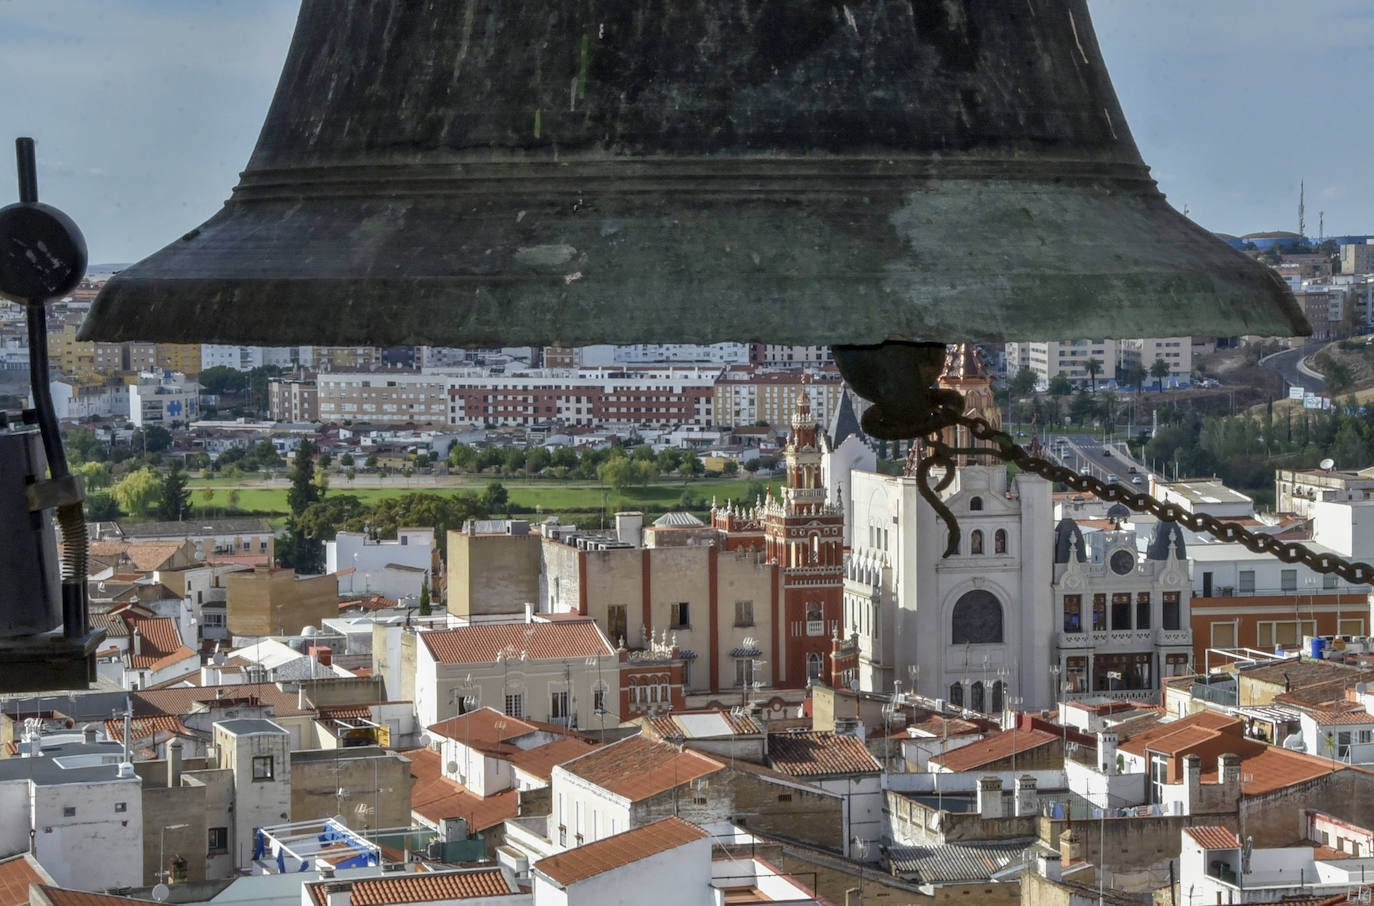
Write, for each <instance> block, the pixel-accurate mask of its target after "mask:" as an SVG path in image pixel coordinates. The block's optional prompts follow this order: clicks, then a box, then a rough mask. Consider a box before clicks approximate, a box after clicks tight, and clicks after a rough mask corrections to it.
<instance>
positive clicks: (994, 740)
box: [930, 730, 1060, 773]
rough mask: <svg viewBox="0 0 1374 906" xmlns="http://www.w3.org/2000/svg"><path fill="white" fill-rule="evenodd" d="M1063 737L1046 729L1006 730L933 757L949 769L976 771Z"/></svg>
mask: <svg viewBox="0 0 1374 906" xmlns="http://www.w3.org/2000/svg"><path fill="white" fill-rule="evenodd" d="M1059 740H1060V737H1059V736H1057V735H1056V734H1054V733H1050V732H1048V731H1046V730H1016V731H1015V732H1013V731H1011V730H1003V731H1002V732H1001V733H998V734H996V735H993V736H989V737H987V738H986V739H980V740H978V741H977V742H971V743H969V744H968V745H966V746H960V747H959V748H957V749H951V750H950V751H948V752H946V753H944V754H943V755H937V756H935V757H934V758H932V759H930V760H931V762H932V763H934V764H938V765H940V766H941V767H942V768H944V769H945V770H947V771H953V772H955V773H959V772H962V771H973V770H976V769H978V768H980V767H982V766H983V765H985V764H990V763H991V762H994V761H1000V760H1002V759H1003V758H1010V757H1011V756H1012V755H1013V754H1017V755H1019V754H1021V753H1022V752H1029V751H1030V750H1032V749H1038V748H1040V747H1041V746H1045V745H1051V744H1053V743H1057V742H1059Z"/></svg>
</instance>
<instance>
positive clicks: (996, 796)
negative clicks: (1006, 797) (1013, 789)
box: [978, 777, 1002, 819]
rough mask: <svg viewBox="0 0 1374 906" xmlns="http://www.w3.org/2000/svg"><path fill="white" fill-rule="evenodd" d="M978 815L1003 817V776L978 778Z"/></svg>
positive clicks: (987, 817) (986, 817) (982, 816)
mask: <svg viewBox="0 0 1374 906" xmlns="http://www.w3.org/2000/svg"><path fill="white" fill-rule="evenodd" d="M978 817H980V818H983V819H989V818H1001V817H1002V778H1001V777H979V778H978Z"/></svg>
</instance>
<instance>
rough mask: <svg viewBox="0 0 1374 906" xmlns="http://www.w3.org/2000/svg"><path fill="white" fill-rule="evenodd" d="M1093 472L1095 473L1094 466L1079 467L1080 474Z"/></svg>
mask: <svg viewBox="0 0 1374 906" xmlns="http://www.w3.org/2000/svg"><path fill="white" fill-rule="evenodd" d="M1092 473H1093V467H1092V466H1079V468H1078V474H1079V475H1091V474H1092Z"/></svg>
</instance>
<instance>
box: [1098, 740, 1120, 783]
mask: <svg viewBox="0 0 1374 906" xmlns="http://www.w3.org/2000/svg"><path fill="white" fill-rule="evenodd" d="M1120 741H1121V737H1120V736H1118V735H1117V734H1116V733H1114V732H1112V731H1111V730H1098V731H1097V764H1098V767H1100V768H1101V769H1102V773H1104V774H1115V773H1116V746H1117V743H1119V742H1120Z"/></svg>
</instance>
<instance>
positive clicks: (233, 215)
mask: <svg viewBox="0 0 1374 906" xmlns="http://www.w3.org/2000/svg"><path fill="white" fill-rule="evenodd" d="M1307 332H1308V328H1307V325H1306V324H1305V322H1304V321H1303V318H1302V315H1301V313H1300V312H1299V310H1298V308H1297V306H1296V304H1295V303H1294V301H1293V298H1292V296H1291V294H1290V293H1289V291H1288V289H1287V288H1286V287H1285V286H1284V284H1283V283H1282V282H1281V281H1280V280H1279V279H1278V277H1277V276H1275V275H1274V274H1273V273H1272V272H1271V271H1269V270H1268V269H1267V268H1264V267H1261V266H1260V265H1258V264H1256V263H1254V262H1252V261H1250V260H1249V259H1248V258H1247V257H1245V256H1244V255H1242V254H1241V253H1239V252H1237V251H1235V250H1233V249H1231V248H1230V247H1228V246H1227V245H1225V244H1224V243H1222V242H1221V241H1219V240H1217V239H1216V238H1214V237H1213V236H1211V235H1210V234H1208V233H1207V232H1205V231H1204V230H1202V229H1201V228H1199V227H1197V226H1196V225H1194V224H1193V223H1191V222H1190V221H1188V220H1187V219H1185V218H1184V217H1182V216H1181V215H1179V214H1178V213H1176V212H1175V211H1174V210H1173V209H1172V208H1170V207H1169V205H1168V204H1167V203H1166V202H1165V200H1164V197H1163V196H1162V195H1161V194H1160V193H1159V192H1158V190H1157V189H1156V187H1155V184H1154V182H1153V181H1152V180H1151V179H1150V177H1149V173H1148V170H1147V168H1146V167H1145V165H1144V164H1143V163H1142V161H1141V159H1140V155H1139V153H1138V152H1137V150H1136V147H1135V144H1134V142H1133V140H1132V138H1131V134H1130V130H1129V129H1128V128H1127V125H1126V121H1125V118H1124V117H1123V115H1122V113H1121V109H1120V107H1119V105H1118V103H1117V100H1116V96H1115V94H1114V92H1113V90H1112V86H1111V82H1110V80H1109V78H1108V76H1107V70H1106V67H1105V66H1104V64H1103V61H1102V58H1101V54H1100V53H1099V50H1098V46H1097V42H1096V40H1095V38H1094V35H1093V30H1092V26H1091V23H1090V21H1089V18H1088V11H1087V5H1086V3H1085V2H1084V0H1024V2H1016V3H1006V2H1002V0H961V2H918V0H910V2H867V3H865V2H851V3H848V4H840V3H834V2H814V0H812V2H806V0H800V2H799V0H789V2H782V0H766V2H762V3H753V4H739V3H725V2H706V0H676V2H663V3H657V4H643V3H632V2H629V0H573V2H557V3H553V2H530V3H523V4H462V5H451V4H448V3H437V2H412V0H390V2H383V0H305V2H304V3H303V4H302V7H301V12H300V17H299V20H298V22H297V26H296V33H295V37H294V40H293V41H292V44H291V49H290V53H289V56H288V59H287V61H286V64H285V67H284V69H283V72H282V75H281V80H280V83H279V85H278V88H277V94H276V97H275V99H274V100H273V103H272V106H271V109H270V111H269V113H268V115H267V120H266V123H265V124H264V126H263V129H262V133H261V136H260V137H259V139H258V144H257V147H256V149H255V151H254V152H253V156H252V159H251V160H250V161H249V163H248V167H247V169H246V170H245V171H244V172H243V174H242V176H241V179H240V182H239V185H238V187H237V188H236V189H235V190H234V192H233V195H232V197H231V198H230V199H229V201H228V202H227V203H226V204H225V206H224V208H223V209H222V210H221V211H220V212H219V213H218V214H216V215H215V216H214V217H212V218H211V219H210V220H208V221H207V222H205V223H204V224H202V225H201V226H199V227H197V228H195V229H192V230H190V231H189V232H187V233H186V235H185V236H183V237H182V239H180V240H178V241H176V242H173V243H172V244H171V245H169V246H167V247H166V248H165V249H163V250H162V251H160V252H158V253H156V254H154V255H153V256H151V257H150V258H148V259H146V260H144V261H142V262H140V263H139V264H137V265H135V266H133V267H131V268H129V269H127V270H125V271H123V272H122V273H120V274H118V275H117V276H115V277H114V278H113V279H111V280H110V281H109V282H108V283H107V284H106V286H105V288H104V290H103V291H102V293H101V294H100V296H99V298H98V299H97V300H96V302H95V305H94V307H93V309H92V311H91V314H90V317H89V319H88V320H87V322H86V323H85V325H84V326H83V328H82V331H81V336H82V337H83V338H85V339H104V340H120V339H140V340H165V341H177V342H187V341H204V342H227V343H263V344H293V343H317V344H349V345H351V344H379V345H390V344H433V345H453V346H494V345H524V344H562V345H576V344H586V343H639V342H693V343H707V342H718V341H748V340H758V341H765V342H774V343H808V344H839V345H873V344H881V343H884V342H886V341H902V342H928V343H946V342H955V341H1005V340H1032V339H1066V340H1067V339H1076V338H1090V337H1138V336H1171V335H1189V334H1203V335H1235V334H1269V335H1295V334H1303V333H1307ZM851 358H852V357H851ZM858 360H859V366H858V367H859V368H860V370H862V369H863V368H866V367H867V368H877V367H880V366H878V365H877V364H873V365H871V366H865V365H863V357H862V356H859V357H858ZM848 373H850V374H851V376H852V375H853V367H850V369H849V372H848ZM909 380H911V378H908V381H909ZM857 382H858V383H863V382H864V381H863V379H862V378H859V379H858V381H857ZM893 430H897V429H896V428H894V429H893ZM906 436H909V435H906Z"/></svg>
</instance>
